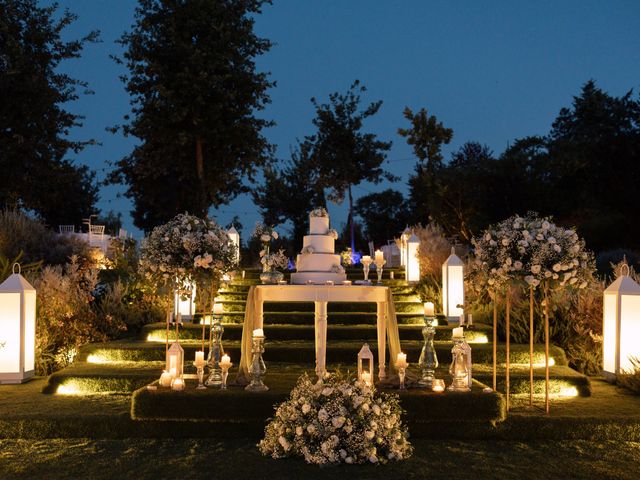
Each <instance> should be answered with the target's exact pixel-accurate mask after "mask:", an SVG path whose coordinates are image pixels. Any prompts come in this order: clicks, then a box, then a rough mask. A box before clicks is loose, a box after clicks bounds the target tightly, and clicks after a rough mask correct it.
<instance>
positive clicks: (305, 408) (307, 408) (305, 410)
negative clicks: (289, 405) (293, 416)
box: [302, 403, 311, 414]
mask: <svg viewBox="0 0 640 480" xmlns="http://www.w3.org/2000/svg"><path fill="white" fill-rule="evenodd" d="M310 410H311V405H309V404H308V403H305V404H304V405H302V413H304V414H307V413H309V411H310Z"/></svg>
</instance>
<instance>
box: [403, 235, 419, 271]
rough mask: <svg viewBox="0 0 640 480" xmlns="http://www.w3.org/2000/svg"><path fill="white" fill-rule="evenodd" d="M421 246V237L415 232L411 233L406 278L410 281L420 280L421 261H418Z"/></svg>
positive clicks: (408, 243)
mask: <svg viewBox="0 0 640 480" xmlns="http://www.w3.org/2000/svg"><path fill="white" fill-rule="evenodd" d="M419 247H420V239H419V238H418V236H417V235H416V234H415V233H413V234H411V236H410V237H409V240H407V265H406V278H407V282H409V283H415V282H419V281H420V262H419V261H418V248H419Z"/></svg>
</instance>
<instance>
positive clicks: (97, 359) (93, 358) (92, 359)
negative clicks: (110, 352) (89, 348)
mask: <svg viewBox="0 0 640 480" xmlns="http://www.w3.org/2000/svg"><path fill="white" fill-rule="evenodd" d="M87 363H111V360H109V359H108V358H107V357H104V356H102V355H99V354H96V353H92V354H90V355H88V356H87Z"/></svg>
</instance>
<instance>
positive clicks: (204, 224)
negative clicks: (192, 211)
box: [140, 213, 237, 305]
mask: <svg viewBox="0 0 640 480" xmlns="http://www.w3.org/2000/svg"><path fill="white" fill-rule="evenodd" d="M140 253H141V258H140V266H141V268H142V269H143V271H144V273H145V274H146V275H147V277H148V278H150V279H152V280H155V281H156V283H158V284H164V285H165V286H168V287H169V288H170V289H171V291H175V290H178V291H179V292H180V293H181V294H182V295H188V294H190V291H189V289H190V285H192V284H193V283H194V282H195V284H196V285H197V288H196V292H197V295H198V297H199V298H200V301H198V300H196V304H199V305H211V304H212V301H213V298H214V297H215V294H216V292H217V290H218V288H219V286H220V282H221V279H222V276H223V275H224V274H225V273H227V272H230V271H231V270H233V269H234V268H235V267H237V265H236V263H235V246H234V245H233V242H231V240H230V239H229V236H228V235H227V232H226V231H225V230H224V229H223V228H221V227H220V226H219V225H218V224H216V222H215V221H213V220H211V219H209V218H199V217H196V216H194V215H189V214H187V213H184V214H179V215H176V216H175V217H174V218H172V219H171V220H169V221H168V222H167V223H165V224H164V225H160V226H158V227H156V228H154V229H153V231H152V232H151V234H150V235H149V236H148V237H146V238H145V239H144V240H143V241H142V245H141V249H140Z"/></svg>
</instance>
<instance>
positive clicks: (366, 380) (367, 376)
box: [360, 372, 371, 387]
mask: <svg viewBox="0 0 640 480" xmlns="http://www.w3.org/2000/svg"><path fill="white" fill-rule="evenodd" d="M360 380H362V381H363V382H364V384H365V385H367V386H368V387H370V386H371V373H369V372H362V375H361V376H360Z"/></svg>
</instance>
